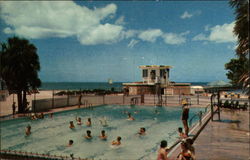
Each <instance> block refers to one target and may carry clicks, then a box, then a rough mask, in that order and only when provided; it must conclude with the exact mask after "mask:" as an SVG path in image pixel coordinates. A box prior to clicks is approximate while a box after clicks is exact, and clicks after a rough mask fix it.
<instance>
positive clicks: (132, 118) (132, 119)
mask: <svg viewBox="0 0 250 160" xmlns="http://www.w3.org/2000/svg"><path fill="white" fill-rule="evenodd" d="M127 120H130V121H134V120H135V118H134V117H133V116H131V113H128V119H127Z"/></svg>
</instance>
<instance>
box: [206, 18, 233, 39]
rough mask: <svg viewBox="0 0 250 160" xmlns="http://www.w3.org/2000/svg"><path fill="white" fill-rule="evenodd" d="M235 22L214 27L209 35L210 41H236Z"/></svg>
mask: <svg viewBox="0 0 250 160" xmlns="http://www.w3.org/2000/svg"><path fill="white" fill-rule="evenodd" d="M234 25H235V23H234V22H232V23H230V24H227V23H225V24H223V25H221V26H220V25H216V26H214V27H212V28H211V29H210V30H211V33H210V35H209V40H210V41H215V42H217V43H223V42H235V41H236V40H237V39H236V37H235V36H234V33H233V28H234Z"/></svg>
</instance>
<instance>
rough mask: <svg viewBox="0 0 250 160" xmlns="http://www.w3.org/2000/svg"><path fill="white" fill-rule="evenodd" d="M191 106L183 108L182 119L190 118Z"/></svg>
mask: <svg viewBox="0 0 250 160" xmlns="http://www.w3.org/2000/svg"><path fill="white" fill-rule="evenodd" d="M188 115H189V108H183V111H182V120H188Z"/></svg>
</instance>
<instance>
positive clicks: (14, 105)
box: [12, 102, 16, 116]
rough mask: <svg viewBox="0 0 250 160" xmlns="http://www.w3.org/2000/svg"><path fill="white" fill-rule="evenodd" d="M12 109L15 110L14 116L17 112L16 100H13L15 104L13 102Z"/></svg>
mask: <svg viewBox="0 0 250 160" xmlns="http://www.w3.org/2000/svg"><path fill="white" fill-rule="evenodd" d="M12 111H13V113H12V114H13V116H14V115H15V113H16V102H13V104H12Z"/></svg>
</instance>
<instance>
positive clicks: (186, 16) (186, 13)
mask: <svg viewBox="0 0 250 160" xmlns="http://www.w3.org/2000/svg"><path fill="white" fill-rule="evenodd" d="M191 17H193V14H191V13H188V12H187V11H185V12H184V13H183V14H182V15H181V16H180V18H181V19H188V18H191Z"/></svg>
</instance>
